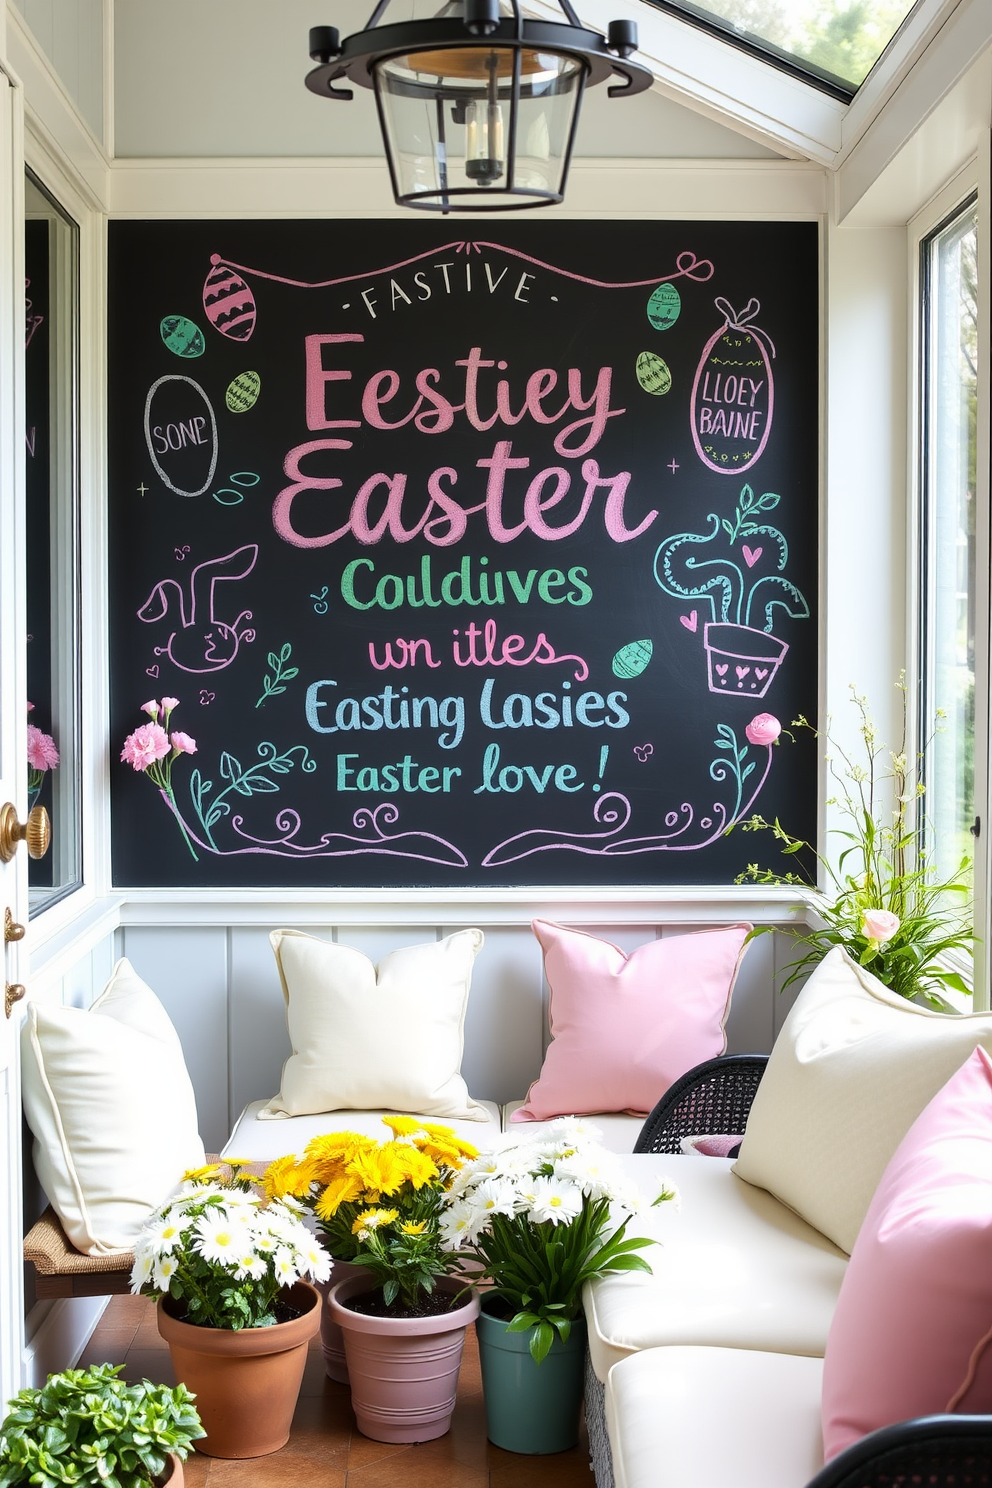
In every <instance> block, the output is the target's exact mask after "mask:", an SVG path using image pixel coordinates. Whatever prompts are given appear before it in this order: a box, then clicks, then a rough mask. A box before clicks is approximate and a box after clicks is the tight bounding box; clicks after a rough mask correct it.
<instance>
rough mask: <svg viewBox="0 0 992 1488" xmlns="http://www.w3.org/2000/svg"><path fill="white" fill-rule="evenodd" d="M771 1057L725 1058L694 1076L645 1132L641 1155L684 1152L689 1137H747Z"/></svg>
mask: <svg viewBox="0 0 992 1488" xmlns="http://www.w3.org/2000/svg"><path fill="white" fill-rule="evenodd" d="M767 1063H768V1055H767V1054H724V1055H722V1056H721V1057H720V1058H719V1059H707V1060H706V1062H705V1063H704V1064H697V1065H696V1066H695V1068H694V1069H691V1070H688V1071H687V1072H686V1074H684V1075H683V1076H682V1077H681V1079H679V1080H676V1081H675V1084H674V1085H672V1086H670V1087H669V1089H668V1090H666V1091H665V1094H664V1095H663V1096H662V1097H661V1100H660V1101H659V1102H658V1104H657V1105H656V1106H655V1108H654V1110H653V1111H652V1112H651V1115H650V1116H649V1117H648V1119H647V1120H646V1121H645V1123H644V1125H643V1126H642V1127H641V1134H640V1136H639V1137H638V1139H637V1141H636V1143H635V1144H634V1151H635V1152H681V1150H682V1138H683V1137H702V1136H706V1135H707V1134H709V1133H724V1132H728V1133H731V1134H734V1133H737V1132H741V1133H743V1131H744V1127H745V1124H746V1122H747V1117H748V1112H749V1111H750V1109H751V1102H752V1101H753V1100H754V1094H755V1091H756V1090H757V1088H758V1085H759V1083H760V1080H761V1077H762V1075H763V1074H764V1072H765V1065H766V1064H767Z"/></svg>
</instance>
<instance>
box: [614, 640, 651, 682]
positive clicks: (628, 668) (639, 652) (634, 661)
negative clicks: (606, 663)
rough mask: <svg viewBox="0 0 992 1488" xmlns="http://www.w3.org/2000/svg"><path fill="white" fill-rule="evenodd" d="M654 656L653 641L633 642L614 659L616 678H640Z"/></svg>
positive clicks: (623, 647) (623, 648) (621, 648)
mask: <svg viewBox="0 0 992 1488" xmlns="http://www.w3.org/2000/svg"><path fill="white" fill-rule="evenodd" d="M653 654H654V642H653V641H631V642H630V643H629V645H626V646H621V647H620V650H619V651H618V652H617V654H616V656H614V658H613V675H614V676H615V677H639V676H640V675H641V673H642V672H643V671H644V668H645V667H646V666H647V664H648V662H649V661H650V660H651V657H652V655H653Z"/></svg>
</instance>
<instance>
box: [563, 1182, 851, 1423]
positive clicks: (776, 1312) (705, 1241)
mask: <svg viewBox="0 0 992 1488" xmlns="http://www.w3.org/2000/svg"><path fill="white" fill-rule="evenodd" d="M621 1162H622V1163H623V1166H624V1168H625V1169H626V1170H627V1171H628V1172H629V1173H630V1174H631V1176H632V1177H634V1178H635V1179H636V1181H637V1183H638V1187H639V1188H640V1191H641V1194H642V1196H643V1198H644V1199H645V1201H646V1203H648V1204H650V1201H651V1200H652V1199H653V1198H654V1197H655V1196H656V1194H657V1192H658V1188H659V1186H660V1179H661V1178H667V1179H668V1180H669V1181H670V1182H673V1183H675V1185H676V1186H677V1187H678V1190H679V1195H680V1198H681V1204H680V1205H679V1206H678V1208H676V1206H675V1205H674V1204H661V1205H659V1207H658V1208H657V1209H652V1208H646V1209H645V1210H643V1211H642V1212H641V1213H639V1214H636V1215H635V1216H634V1218H633V1219H632V1220H631V1222H630V1225H629V1227H628V1231H627V1233H628V1235H635V1234H641V1235H650V1236H652V1237H653V1238H655V1239H657V1240H660V1241H661V1245H660V1246H658V1247H651V1248H649V1249H648V1250H647V1251H645V1252H644V1255H645V1258H646V1259H647V1260H648V1262H649V1263H650V1265H651V1266H652V1267H653V1274H651V1275H647V1274H646V1273H637V1272H632V1273H631V1274H630V1275H627V1276H610V1277H604V1278H603V1279H602V1280H600V1281H595V1282H592V1283H590V1284H589V1285H587V1286H586V1288H585V1290H584V1293H583V1301H584V1304H585V1313H586V1320H587V1322H588V1325H589V1352H590V1355H591V1358H592V1365H593V1368H594V1370H595V1372H596V1377H597V1378H598V1379H599V1380H600V1381H605V1379H606V1376H607V1374H608V1373H609V1371H610V1369H611V1368H612V1366H613V1365H614V1364H615V1363H617V1362H618V1360H620V1359H622V1358H625V1357H626V1356H627V1355H629V1354H633V1353H637V1352H638V1351H639V1350H641V1349H651V1348H659V1347H664V1346H670V1345H706V1346H714V1347H720V1348H732V1349H758V1350H767V1351H769V1352H772V1353H782V1354H807V1355H810V1356H813V1357H820V1358H822V1356H823V1352H824V1349H825V1347H826V1342H827V1331H828V1329H829V1327H830V1320H831V1317H832V1315H833V1311H834V1307H835V1305H836V1301H837V1294H838V1292H839V1290H840V1284H841V1281H842V1279H843V1276H844V1272H845V1270H846V1267H847V1256H846V1255H845V1254H844V1252H843V1251H842V1250H839V1249H838V1248H837V1246H835V1245H833V1244H832V1243H831V1242H830V1241H829V1240H827V1239H826V1238H825V1237H824V1236H823V1235H821V1234H820V1233H819V1231H818V1230H814V1229H813V1228H812V1227H811V1226H810V1225H808V1224H806V1222H805V1221H804V1220H802V1219H800V1218H799V1216H798V1215H797V1214H793V1212H792V1211H791V1209H787V1208H786V1207H785V1205H784V1204H781V1203H780V1202H779V1201H778V1200H777V1199H775V1198H773V1197H772V1195H771V1194H769V1193H767V1192H766V1191H765V1190H764V1189H760V1188H754V1187H752V1185H751V1184H749V1183H744V1182H742V1181H741V1179H739V1178H738V1177H737V1176H736V1175H735V1174H734V1173H733V1172H732V1171H731V1166H732V1163H731V1159H729V1158H721V1157H708V1158H706V1159H705V1161H700V1160H698V1159H696V1158H692V1157H687V1156H683V1155H676V1156H668V1155H662V1154H659V1155H658V1156H655V1157H647V1156H644V1155H642V1154H634V1155H631V1156H628V1157H626V1158H621ZM708 1403H709V1405H710V1407H712V1405H713V1401H712V1397H711V1396H710V1398H709V1402H708ZM659 1440H661V1438H659Z"/></svg>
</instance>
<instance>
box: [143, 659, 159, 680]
mask: <svg viewBox="0 0 992 1488" xmlns="http://www.w3.org/2000/svg"><path fill="white" fill-rule="evenodd" d="M145 676H146V677H157V676H158V662H156V663H155V665H154V666H150V667H145Z"/></svg>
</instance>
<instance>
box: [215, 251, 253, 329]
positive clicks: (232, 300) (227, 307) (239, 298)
mask: <svg viewBox="0 0 992 1488" xmlns="http://www.w3.org/2000/svg"><path fill="white" fill-rule="evenodd" d="M210 263H211V266H212V267H211V269H210V272H209V274H208V275H207V277H206V279H205V280H204V283H203V308H204V310H205V311H206V312H207V319H208V320H209V322H210V324H211V325H212V326H213V328H214V330H215V331H220V333H221V335H222V336H228V337H229V338H230V339H231V340H232V341H247V340H248V338H249V336H250V335H251V333H252V331H253V330H254V329H255V315H256V310H255V296H254V295H253V294H252V292H251V290H250V289H249V288H248V285H247V284H246V283H245V281H244V280H243V279H242V277H241V275H240V274H238V273H236V272H235V270H234V269H232V268H230V267H229V265H228V264H226V263H224V261H223V259H222V258H221V257H220V255H219V254H218V253H214V254H211V257H210Z"/></svg>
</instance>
